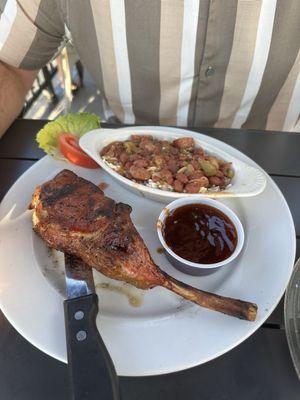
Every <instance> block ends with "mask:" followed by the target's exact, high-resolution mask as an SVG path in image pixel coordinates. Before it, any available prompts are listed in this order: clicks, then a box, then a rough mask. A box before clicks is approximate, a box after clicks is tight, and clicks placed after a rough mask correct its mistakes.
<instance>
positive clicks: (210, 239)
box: [163, 204, 238, 264]
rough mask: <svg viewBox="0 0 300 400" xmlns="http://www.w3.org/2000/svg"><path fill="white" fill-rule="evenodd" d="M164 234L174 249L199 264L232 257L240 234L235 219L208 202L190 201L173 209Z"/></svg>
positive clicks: (179, 254)
mask: <svg viewBox="0 0 300 400" xmlns="http://www.w3.org/2000/svg"><path fill="white" fill-rule="evenodd" d="M163 236H164V238H165V241H166V243H167V245H168V246H169V247H170V248H171V249H172V250H173V251H174V253H176V254H177V255H178V256H180V257H182V258H184V259H185V260H188V261H192V262H195V263H199V264H213V263H217V262H219V261H223V260H225V259H226V258H228V257H230V255H231V254H232V253H233V252H234V250H235V248H236V245H237V238H238V237H237V231H236V228H235V226H234V224H233V223H232V222H231V220H230V219H229V218H228V217H227V216H226V215H225V214H223V213H222V212H221V211H219V210H218V209H216V208H214V207H211V206H208V205H204V204H188V205H185V206H182V207H179V208H177V209H176V210H174V211H172V212H171V213H170V214H169V215H168V216H167V218H166V220H165V223H164V227H163Z"/></svg>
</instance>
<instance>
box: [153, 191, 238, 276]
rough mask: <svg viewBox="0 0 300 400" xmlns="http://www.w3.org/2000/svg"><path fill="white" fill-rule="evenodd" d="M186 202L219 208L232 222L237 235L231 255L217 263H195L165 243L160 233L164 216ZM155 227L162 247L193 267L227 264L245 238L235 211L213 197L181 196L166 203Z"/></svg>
mask: <svg viewBox="0 0 300 400" xmlns="http://www.w3.org/2000/svg"><path fill="white" fill-rule="evenodd" d="M187 204H205V205H209V206H211V207H213V208H216V209H217V210H220V211H221V212H223V213H224V214H225V215H226V216H227V217H228V218H229V219H230V220H231V222H232V223H233V224H234V226H235V229H236V231H237V236H238V241H237V244H236V247H235V249H234V252H233V253H232V254H231V256H229V257H227V258H225V259H224V260H222V261H219V262H217V263H212V264H201V263H195V262H192V261H189V260H186V259H185V258H182V257H180V256H178V255H177V254H176V253H175V252H174V251H173V250H172V249H171V248H170V247H169V246H168V245H167V243H166V241H165V239H164V237H163V234H162V228H163V225H164V222H165V219H166V217H167V216H168V215H169V213H170V212H172V211H174V210H176V209H177V208H180V207H182V206H184V205H187ZM156 229H157V234H158V237H159V240H160V242H161V244H162V246H163V247H164V249H165V250H166V251H167V252H168V253H169V254H170V255H171V256H172V257H173V258H174V259H175V260H177V261H179V262H180V263H182V264H184V265H186V266H188V267H193V268H195V269H213V268H218V267H222V266H225V265H228V264H229V263H230V262H231V261H233V260H234V259H235V258H236V257H237V256H238V255H239V254H240V252H241V250H242V248H243V245H244V239H245V233H244V228H243V225H242V223H241V221H240V219H239V218H238V216H237V215H236V213H235V212H234V211H233V210H231V208H229V207H228V206H226V205H225V204H223V203H221V202H220V201H217V200H215V199H209V198H204V199H203V198H198V199H195V198H194V197H191V198H181V199H177V200H174V201H172V202H171V203H169V204H168V205H166V206H165V207H164V208H163V210H162V211H161V213H160V215H159V217H158V220H157V224H156Z"/></svg>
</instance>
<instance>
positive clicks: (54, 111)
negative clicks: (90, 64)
mask: <svg viewBox="0 0 300 400" xmlns="http://www.w3.org/2000/svg"><path fill="white" fill-rule="evenodd" d="M70 111H71V112H83V111H89V112H94V113H96V114H97V115H99V116H100V118H101V120H105V116H104V112H103V106H102V97H101V96H100V92H99V90H98V89H97V88H96V85H95V83H94V81H93V79H92V77H91V76H90V74H89V73H88V72H87V70H86V69H85V68H84V67H83V65H82V64H81V62H80V59H79V56H78V55H77V53H76V51H75V49H74V47H73V46H72V44H71V43H68V44H67V46H66V47H64V48H63V49H62V51H61V52H60V54H59V55H58V56H57V57H56V58H55V59H54V60H52V61H51V62H49V63H48V64H47V65H46V66H45V67H44V68H42V69H41V70H40V71H39V73H38V76H37V79H36V80H35V81H34V83H33V86H32V88H31V90H30V91H29V93H28V95H27V97H26V102H25V105H24V108H23V110H22V113H21V115H20V116H21V117H23V118H32V119H55V118H57V117H58V116H59V115H62V114H65V113H67V112H70Z"/></svg>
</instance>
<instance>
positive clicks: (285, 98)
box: [266, 51, 300, 131]
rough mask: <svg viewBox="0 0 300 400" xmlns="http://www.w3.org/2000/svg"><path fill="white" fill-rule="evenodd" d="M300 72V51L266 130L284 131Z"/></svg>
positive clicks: (274, 105)
mask: <svg viewBox="0 0 300 400" xmlns="http://www.w3.org/2000/svg"><path fill="white" fill-rule="evenodd" d="M299 70H300V51H299V52H298V56H297V58H296V60H295V63H294V65H293V67H292V69H291V70H290V72H289V74H288V76H287V79H286V81H285V82H284V85H283V86H282V88H281V89H280V91H279V93H278V95H277V97H276V100H275V101H274V103H273V105H272V107H271V109H270V112H269V114H268V120H267V125H266V129H267V130H274V131H275V130H276V131H278V130H279V131H280V130H282V129H283V124H284V120H285V117H286V114H287V110H288V107H289V102H290V100H291V97H292V93H293V90H294V87H295V84H296V80H297V77H298V74H299Z"/></svg>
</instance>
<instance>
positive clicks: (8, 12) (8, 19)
mask: <svg viewBox="0 0 300 400" xmlns="http://www.w3.org/2000/svg"><path fill="white" fill-rule="evenodd" d="M16 16H17V2H16V0H8V1H7V3H6V5H5V7H4V11H3V13H2V14H1V16H0V49H1V48H2V47H3V46H4V43H5V42H6V39H7V38H8V35H9V34H10V31H11V28H12V26H13V24H14V21H15V19H16Z"/></svg>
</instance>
